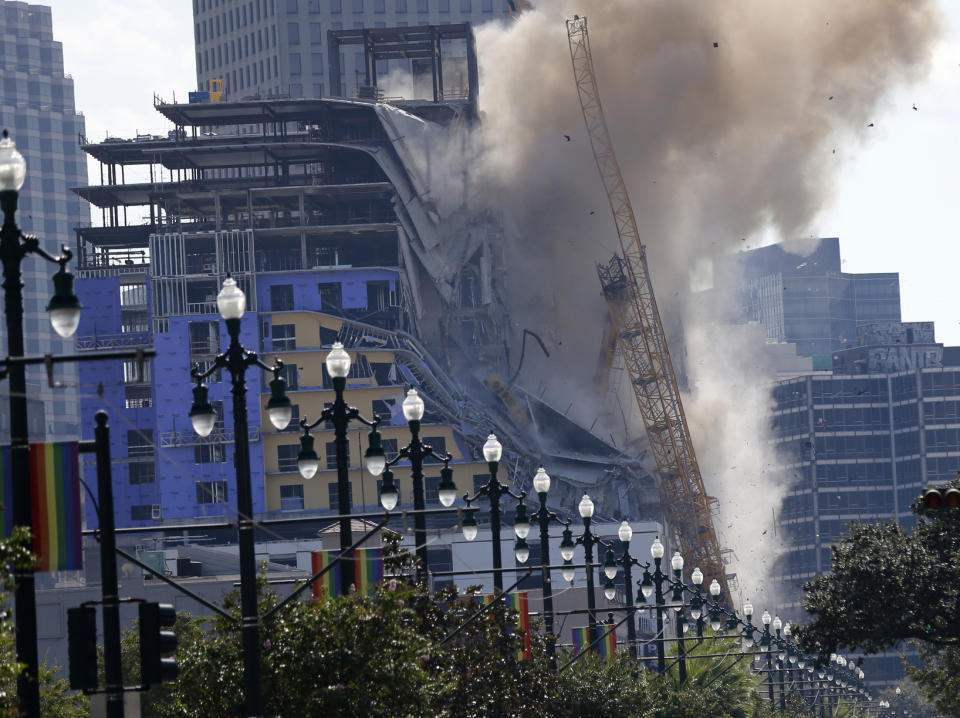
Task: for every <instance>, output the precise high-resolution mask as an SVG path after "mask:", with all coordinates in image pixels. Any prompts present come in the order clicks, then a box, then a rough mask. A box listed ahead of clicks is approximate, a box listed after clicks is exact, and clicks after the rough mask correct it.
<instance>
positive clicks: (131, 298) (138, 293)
mask: <svg viewBox="0 0 960 718" xmlns="http://www.w3.org/2000/svg"><path fill="white" fill-rule="evenodd" d="M120 306H121V307H145V306H147V285H146V284H121V285H120Z"/></svg>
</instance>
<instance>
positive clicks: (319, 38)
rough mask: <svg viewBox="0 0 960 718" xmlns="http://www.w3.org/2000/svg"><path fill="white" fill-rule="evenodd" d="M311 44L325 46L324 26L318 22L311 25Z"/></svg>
mask: <svg viewBox="0 0 960 718" xmlns="http://www.w3.org/2000/svg"><path fill="white" fill-rule="evenodd" d="M310 44H312V45H322V44H323V25H321V24H320V23H318V22H312V23H310Z"/></svg>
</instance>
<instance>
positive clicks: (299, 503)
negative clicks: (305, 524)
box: [280, 484, 303, 511]
mask: <svg viewBox="0 0 960 718" xmlns="http://www.w3.org/2000/svg"><path fill="white" fill-rule="evenodd" d="M302 508H303V484H289V485H287V486H281V487H280V510H281V511H298V510H300V509H302Z"/></svg>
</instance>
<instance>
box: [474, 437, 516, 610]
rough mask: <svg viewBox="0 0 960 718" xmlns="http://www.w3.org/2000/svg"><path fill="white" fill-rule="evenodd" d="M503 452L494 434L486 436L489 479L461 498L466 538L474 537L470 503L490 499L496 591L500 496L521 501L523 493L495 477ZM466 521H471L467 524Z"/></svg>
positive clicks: (499, 571)
mask: <svg viewBox="0 0 960 718" xmlns="http://www.w3.org/2000/svg"><path fill="white" fill-rule="evenodd" d="M502 454H503V446H501V444H500V442H499V441H497V437H496V436H495V435H494V434H490V435H489V436H488V437H487V441H486V443H484V445H483V458H484V459H486V462H487V468H488V469H489V471H490V480H489V481H488V482H487V483H486V484H485V485H484V486H481V487H480V488H479V489H478V490H477V491H476V493H474V495H473V496H470V495H469V494H467V495H464V497H463V499H464V501H466V503H467V507H468V508H467V517H466V518H465V519H464V522H463V530H464V537H466V538H467V539H468V540H470V539H469V536H470V535H471V534H472V535H473V537H476V535H477V534H476V520H475V519H474V517H473V510H471V509H470V508H469V507H470V504H472V503H473V502H474V501H476V500H477V499H478V498H480V497H481V496H486V497H487V498H488V499H489V500H490V532H491V535H492V540H493V585H494V587H495V588H496V590H497V591H498V592H500V591H502V590H503V557H502V551H501V547H500V497H501V496H503V495H505V494H506V495H507V496H512V497H513V498H515V499H517V500H518V501H523V498H524V497H523V494H515V493H513V492H512V491H511V490H510V488H509V487H508V486H504V485H503V484H501V483H500V480H499V479H497V469H498V467H499V465H500V457H501V456H502ZM467 521H470V522H471V523H470V524H468V523H467Z"/></svg>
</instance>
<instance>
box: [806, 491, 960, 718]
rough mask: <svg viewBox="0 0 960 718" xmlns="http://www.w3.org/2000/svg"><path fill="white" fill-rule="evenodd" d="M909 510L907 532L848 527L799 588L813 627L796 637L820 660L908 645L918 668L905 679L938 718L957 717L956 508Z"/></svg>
mask: <svg viewBox="0 0 960 718" xmlns="http://www.w3.org/2000/svg"><path fill="white" fill-rule="evenodd" d="M949 485H950V486H960V479H955V480H953V481H952V482H950V484H949ZM913 510H914V512H915V513H917V514H918V516H919V521H918V525H917V528H916V529H915V530H914V531H912V532H908V531H907V530H905V529H904V528H903V527H902V526H899V525H897V524H894V523H890V522H885V523H879V524H868V523H855V524H851V527H850V538H848V539H845V540H844V541H842V542H841V544H840V545H838V546H833V547H832V550H833V566H832V568H831V571H830V573H829V574H827V575H825V576H817V577H815V578H814V579H813V580H812V581H810V582H808V583H807V584H806V585H805V586H804V590H805V591H806V597H805V599H804V608H806V610H807V611H808V612H809V613H811V614H812V615H813V616H814V620H813V621H811V622H810V623H809V624H808V625H806V626H801V627H799V628H797V630H796V632H795V633H796V635H797V637H798V640H799V642H800V644H801V646H802V647H803V648H804V650H806V651H808V652H810V653H814V654H819V655H820V656H821V657H823V656H826V655H827V654H829V653H832V652H834V651H836V650H837V649H838V648H843V649H844V650H862V651H864V652H865V653H878V652H880V651H883V650H885V649H887V648H889V647H891V646H899V645H902V644H904V643H906V642H909V643H912V644H913V645H915V646H916V647H917V649H918V651H919V653H920V656H921V658H922V659H923V662H924V666H923V667H921V668H908V673H909V675H910V676H911V677H912V678H913V679H914V680H915V681H916V682H917V684H918V685H919V686H920V688H921V689H922V690H923V691H924V693H925V694H926V695H927V697H928V698H929V699H931V700H932V701H934V703H935V704H936V706H937V708H938V710H940V712H941V713H943V714H945V715H953V716H960V699H957V698H956V696H958V695H960V622H958V621H957V620H956V616H957V614H958V611H960V560H958V558H960V509H942V510H940V511H937V512H931V513H930V514H929V515H924V514H923V512H922V510H921V506H920V501H919V500H918V501H916V502H915V503H914V506H913Z"/></svg>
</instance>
